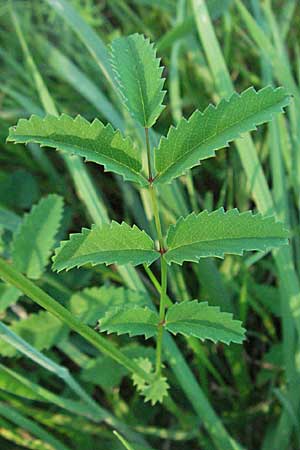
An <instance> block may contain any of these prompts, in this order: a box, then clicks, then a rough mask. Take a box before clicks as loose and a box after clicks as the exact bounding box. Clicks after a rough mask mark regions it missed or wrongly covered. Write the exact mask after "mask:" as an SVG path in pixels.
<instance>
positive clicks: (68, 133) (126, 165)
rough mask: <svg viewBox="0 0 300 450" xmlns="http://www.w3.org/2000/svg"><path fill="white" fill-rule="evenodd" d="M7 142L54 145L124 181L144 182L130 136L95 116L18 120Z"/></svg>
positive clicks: (144, 184)
mask: <svg viewBox="0 0 300 450" xmlns="http://www.w3.org/2000/svg"><path fill="white" fill-rule="evenodd" d="M7 141H8V142H18V143H28V142H36V143H38V144H40V145H41V146H42V147H53V148H56V149H58V150H62V151H65V152H68V153H71V154H74V155H79V156H82V157H84V158H85V160H86V161H92V162H95V163H97V164H101V165H103V166H104V167H105V169H106V170H107V171H109V172H115V173H117V174H119V175H122V176H123V177H124V179H125V180H129V181H133V182H135V183H138V184H140V185H141V186H146V185H147V180H146V178H145V177H144V176H143V175H142V173H141V170H142V163H141V160H140V157H139V155H138V152H137V150H136V149H135V147H134V145H133V142H132V141H131V139H130V138H129V137H127V138H125V139H124V138H123V136H122V135H121V133H120V131H118V130H117V131H115V130H114V129H113V128H112V126H111V125H110V124H108V125H106V126H105V125H103V123H102V122H100V120H98V119H95V120H94V121H93V122H92V123H90V122H88V121H87V120H85V119H84V118H83V117H81V116H77V117H76V118H75V119H73V118H72V117H70V116H68V115H66V114H62V115H61V116H59V117H55V116H51V115H47V116H46V117H45V118H43V119H42V118H41V117H38V116H35V115H33V116H31V117H30V119H29V120H26V119H20V120H19V122H18V123H17V126H16V127H11V128H10V129H9V136H8V138H7Z"/></svg>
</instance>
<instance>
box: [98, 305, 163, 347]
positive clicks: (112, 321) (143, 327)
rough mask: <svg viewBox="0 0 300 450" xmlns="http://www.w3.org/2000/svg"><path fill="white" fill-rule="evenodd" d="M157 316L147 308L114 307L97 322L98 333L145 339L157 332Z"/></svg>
mask: <svg viewBox="0 0 300 450" xmlns="http://www.w3.org/2000/svg"><path fill="white" fill-rule="evenodd" d="M157 325H158V315H157V313H156V312H154V311H152V310H151V309H149V308H147V307H144V308H142V307H139V306H135V307H125V306H124V307H116V308H111V309H109V310H108V311H107V312H106V314H105V316H104V317H103V318H102V319H100V320H99V328H100V331H107V332H108V333H117V334H118V335H120V334H126V333H128V334H129V336H140V335H144V336H145V338H146V339H148V338H149V337H152V336H154V335H155V334H156V332H157Z"/></svg>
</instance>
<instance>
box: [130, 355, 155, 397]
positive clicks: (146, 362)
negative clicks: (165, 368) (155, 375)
mask: <svg viewBox="0 0 300 450" xmlns="http://www.w3.org/2000/svg"><path fill="white" fill-rule="evenodd" d="M134 361H135V362H136V363H137V364H138V366H139V367H140V368H141V369H143V370H144V372H146V373H149V374H151V372H153V364H152V362H151V361H150V359H149V358H145V357H142V356H141V357H139V358H135V360H134ZM131 378H132V381H133V385H134V386H135V387H136V390H137V391H138V392H142V391H143V390H144V389H145V387H146V386H147V381H146V380H145V379H144V378H141V377H140V376H139V375H138V374H137V373H133V374H132V376H131Z"/></svg>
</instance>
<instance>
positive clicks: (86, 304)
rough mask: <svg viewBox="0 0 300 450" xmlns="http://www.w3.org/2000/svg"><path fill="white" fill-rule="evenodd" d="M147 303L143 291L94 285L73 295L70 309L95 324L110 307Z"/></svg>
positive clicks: (144, 304)
mask: <svg viewBox="0 0 300 450" xmlns="http://www.w3.org/2000/svg"><path fill="white" fill-rule="evenodd" d="M0 286H1V285H0ZM0 298H1V297H0ZM147 303H148V302H147V299H146V297H145V294H144V293H143V292H139V291H133V290H131V289H126V288H123V287H116V286H102V287H100V288H98V287H92V288H86V289H83V290H82V291H80V292H76V293H75V294H74V295H72V297H71V299H70V311H71V312H72V314H73V315H74V316H76V317H77V318H78V319H80V321H81V322H83V323H86V324H88V325H94V324H95V323H96V322H97V320H98V319H99V317H101V316H104V314H105V312H106V310H107V309H108V308H112V307H116V306H130V305H132V306H134V305H136V306H146V304H147Z"/></svg>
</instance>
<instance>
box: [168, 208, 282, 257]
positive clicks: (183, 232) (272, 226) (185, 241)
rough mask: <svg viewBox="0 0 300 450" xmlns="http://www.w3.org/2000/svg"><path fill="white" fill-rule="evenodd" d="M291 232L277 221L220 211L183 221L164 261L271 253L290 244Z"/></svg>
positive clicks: (170, 236) (174, 227)
mask: <svg viewBox="0 0 300 450" xmlns="http://www.w3.org/2000/svg"><path fill="white" fill-rule="evenodd" d="M288 234H289V233H288V231H287V230H286V229H285V228H284V227H283V225H282V224H281V223H280V222H275V219H274V218H273V217H262V216H261V215H260V214H252V212H251V211H246V212H243V213H240V212H239V211H238V210H237V209H232V210H229V211H227V212H225V211H224V209H223V208H220V209H218V210H216V211H213V212H212V213H209V212H207V211H203V212H201V213H200V214H198V215H196V214H194V213H192V214H190V215H189V216H187V217H186V218H184V219H183V218H182V217H181V218H180V219H179V220H178V221H177V223H176V224H175V225H171V226H170V228H169V231H168V235H167V248H168V251H167V252H166V253H165V255H164V257H165V258H166V261H167V262H168V263H169V264H170V263H171V262H175V263H177V264H182V263H183V262H184V261H194V262H198V261H199V259H200V258H204V257H209V256H215V257H218V258H223V257H224V254H225V253H231V254H234V255H242V254H243V252H244V251H246V250H257V251H267V250H270V249H272V248H275V247H279V246H281V245H285V244H287V243H288Z"/></svg>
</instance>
